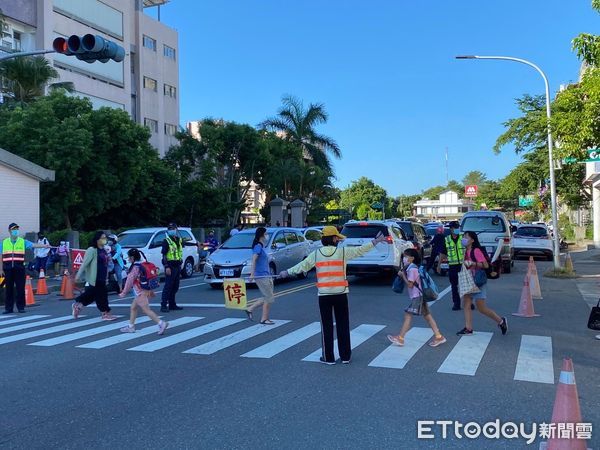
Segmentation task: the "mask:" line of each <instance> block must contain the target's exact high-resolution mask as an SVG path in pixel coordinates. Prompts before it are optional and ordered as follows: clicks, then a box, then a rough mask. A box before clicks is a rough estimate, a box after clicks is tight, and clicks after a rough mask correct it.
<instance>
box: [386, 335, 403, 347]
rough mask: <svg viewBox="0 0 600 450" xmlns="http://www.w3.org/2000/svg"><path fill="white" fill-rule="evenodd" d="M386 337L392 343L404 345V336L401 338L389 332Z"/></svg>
mask: <svg viewBox="0 0 600 450" xmlns="http://www.w3.org/2000/svg"><path fill="white" fill-rule="evenodd" d="M387 338H388V341H390V342H391V343H392V344H394V345H397V346H399V347H402V346H404V338H401V337H400V336H392V335H391V334H388V335H387Z"/></svg>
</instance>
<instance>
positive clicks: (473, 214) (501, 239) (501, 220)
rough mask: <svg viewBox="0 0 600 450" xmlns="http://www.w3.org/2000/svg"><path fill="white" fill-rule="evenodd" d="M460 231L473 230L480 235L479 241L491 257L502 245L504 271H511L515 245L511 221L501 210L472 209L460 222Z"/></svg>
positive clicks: (501, 255)
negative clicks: (513, 244)
mask: <svg viewBox="0 0 600 450" xmlns="http://www.w3.org/2000/svg"><path fill="white" fill-rule="evenodd" d="M460 231H461V232H462V233H464V232H465V231H473V232H475V233H477V236H478V237H479V243H480V244H481V246H482V247H485V249H486V250H487V252H488V254H489V255H490V257H491V256H492V255H493V254H494V253H495V252H496V248H497V247H498V245H502V253H501V254H500V257H501V258H502V268H503V271H504V273H510V271H511V268H512V266H513V265H514V261H513V247H512V236H511V226H510V222H509V221H508V219H507V218H506V216H505V215H504V213H502V212H499V211H470V212H468V213H466V214H465V215H464V216H463V218H462V221H461V223H460Z"/></svg>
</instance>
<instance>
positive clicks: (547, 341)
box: [514, 334, 554, 384]
mask: <svg viewBox="0 0 600 450" xmlns="http://www.w3.org/2000/svg"><path fill="white" fill-rule="evenodd" d="M514 379H515V380H519V381H531V382H533V383H546V384H554V364H553V363H552V338H551V337H549V336H529V335H525V334H524V335H523V336H521V347H520V348H519V356H518V357H517V367H516V368H515V376H514Z"/></svg>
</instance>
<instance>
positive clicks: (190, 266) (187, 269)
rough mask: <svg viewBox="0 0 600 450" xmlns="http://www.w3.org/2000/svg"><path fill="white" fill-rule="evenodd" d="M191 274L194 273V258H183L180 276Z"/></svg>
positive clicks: (186, 276) (188, 276)
mask: <svg viewBox="0 0 600 450" xmlns="http://www.w3.org/2000/svg"><path fill="white" fill-rule="evenodd" d="M192 275H194V259H193V258H191V257H190V258H188V259H186V260H185V263H183V270H182V271H181V277H182V278H190V277H191V276H192Z"/></svg>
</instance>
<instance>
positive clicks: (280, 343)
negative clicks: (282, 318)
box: [242, 322, 321, 358]
mask: <svg viewBox="0 0 600 450" xmlns="http://www.w3.org/2000/svg"><path fill="white" fill-rule="evenodd" d="M320 332H321V323H320V322H313V323H311V324H309V325H306V326H305V327H302V328H300V329H298V330H296V331H293V332H291V333H288V334H286V335H285V336H282V337H280V338H278V339H275V340H274V341H272V342H269V343H267V344H265V345H261V346H260V347H258V348H255V349H254V350H251V351H249V352H248V353H244V354H243V355H242V356H243V357H245V358H272V357H273V356H275V355H277V354H279V353H281V352H282V351H284V350H287V349H288V348H290V347H293V346H294V345H296V344H299V343H300V342H303V341H305V340H306V339H308V338H310V337H312V336H314V335H315V334H319V333H320Z"/></svg>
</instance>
